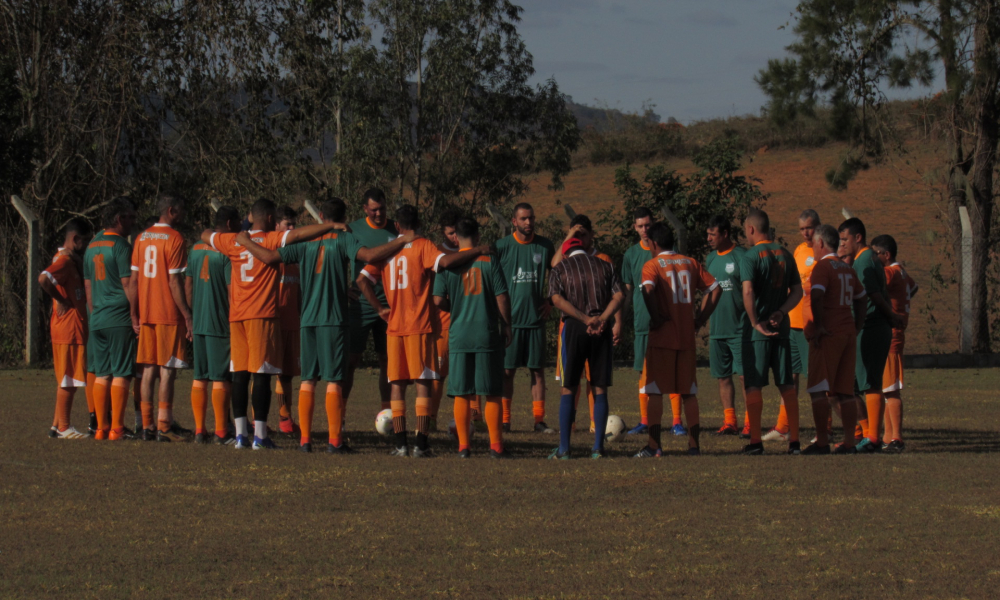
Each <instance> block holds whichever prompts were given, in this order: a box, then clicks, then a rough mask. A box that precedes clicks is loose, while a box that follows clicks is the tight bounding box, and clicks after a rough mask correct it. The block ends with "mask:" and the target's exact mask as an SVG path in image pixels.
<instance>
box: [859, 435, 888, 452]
mask: <svg viewBox="0 0 1000 600" xmlns="http://www.w3.org/2000/svg"><path fill="white" fill-rule="evenodd" d="M855 448H857V451H858V454H874V453H876V452H881V451H882V445H881V444H876V443H873V442H872V441H871V440H870V439H868V438H862V440H861V441H860V442H858V443H857V445H855Z"/></svg>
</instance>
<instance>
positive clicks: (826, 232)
mask: <svg viewBox="0 0 1000 600" xmlns="http://www.w3.org/2000/svg"><path fill="white" fill-rule="evenodd" d="M813 236H814V237H815V236H819V239H821V240H823V243H824V244H826V247H827V248H829V249H830V250H834V251H836V250H837V247H838V246H840V236H838V235H837V230H836V229H834V228H833V225H817V226H816V231H815V232H814V233H813ZM819 258H822V257H819Z"/></svg>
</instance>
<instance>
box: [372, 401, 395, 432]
mask: <svg viewBox="0 0 1000 600" xmlns="http://www.w3.org/2000/svg"><path fill="white" fill-rule="evenodd" d="M375 431H377V432H378V434H379V435H382V436H386V437H388V436H390V435H392V409H391V408H386V409H384V410H383V411H382V412H380V413H379V414H377V415H376V416H375Z"/></svg>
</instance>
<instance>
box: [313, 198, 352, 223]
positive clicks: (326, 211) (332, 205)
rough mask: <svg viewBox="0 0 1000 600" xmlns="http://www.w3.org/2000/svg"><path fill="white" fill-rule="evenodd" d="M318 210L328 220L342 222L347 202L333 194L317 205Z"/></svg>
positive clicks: (345, 213)
mask: <svg viewBox="0 0 1000 600" xmlns="http://www.w3.org/2000/svg"><path fill="white" fill-rule="evenodd" d="M319 212H320V215H322V217H323V218H324V219H326V220H328V221H333V222H334V223H343V222H344V217H345V216H346V215H347V203H346V202H344V201H343V200H341V199H340V198H337V197H335V196H334V197H332V198H330V199H329V200H324V201H323V203H322V204H320V205H319Z"/></svg>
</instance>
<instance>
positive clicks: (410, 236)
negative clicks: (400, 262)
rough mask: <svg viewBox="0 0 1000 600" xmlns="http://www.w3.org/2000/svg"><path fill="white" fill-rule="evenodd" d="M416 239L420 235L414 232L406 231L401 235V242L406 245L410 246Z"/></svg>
mask: <svg viewBox="0 0 1000 600" xmlns="http://www.w3.org/2000/svg"><path fill="white" fill-rule="evenodd" d="M418 237H420V234H419V233H417V232H416V231H408V232H406V233H404V234H403V241H404V242H406V243H407V244H410V243H412V242H413V240H415V239H417V238H418Z"/></svg>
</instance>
